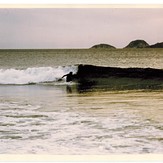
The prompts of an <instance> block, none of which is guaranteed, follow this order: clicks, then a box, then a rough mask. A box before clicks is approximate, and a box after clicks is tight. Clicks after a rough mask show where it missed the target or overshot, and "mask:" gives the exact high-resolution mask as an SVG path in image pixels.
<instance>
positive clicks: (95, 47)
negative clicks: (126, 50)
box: [91, 44, 115, 49]
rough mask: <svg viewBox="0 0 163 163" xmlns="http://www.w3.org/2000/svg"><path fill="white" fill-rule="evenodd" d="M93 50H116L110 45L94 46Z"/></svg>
mask: <svg viewBox="0 0 163 163" xmlns="http://www.w3.org/2000/svg"><path fill="white" fill-rule="evenodd" d="M91 48H93V49H100V48H103V49H108V48H111V49H115V47H114V46H112V45H109V44H98V45H94V46H92V47H91Z"/></svg>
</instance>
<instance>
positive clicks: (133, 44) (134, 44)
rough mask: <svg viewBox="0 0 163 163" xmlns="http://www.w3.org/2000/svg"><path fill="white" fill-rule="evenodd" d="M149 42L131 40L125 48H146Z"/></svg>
mask: <svg viewBox="0 0 163 163" xmlns="http://www.w3.org/2000/svg"><path fill="white" fill-rule="evenodd" d="M146 47H149V44H148V43H147V42H146V41H144V40H134V41H131V42H130V43H129V44H128V45H127V46H126V47H125V48H146Z"/></svg>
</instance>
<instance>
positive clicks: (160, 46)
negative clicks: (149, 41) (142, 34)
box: [150, 42, 163, 48]
mask: <svg viewBox="0 0 163 163" xmlns="http://www.w3.org/2000/svg"><path fill="white" fill-rule="evenodd" d="M150 48H163V42H160V43H156V44H154V45H150Z"/></svg>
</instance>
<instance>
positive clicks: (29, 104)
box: [0, 48, 163, 155]
mask: <svg viewBox="0 0 163 163" xmlns="http://www.w3.org/2000/svg"><path fill="white" fill-rule="evenodd" d="M79 64H84V65H85V64H89V65H96V66H105V67H106V66H109V67H121V68H130V67H132V68H133V67H137V68H154V69H163V49H150V48H147V49H58V50H57V49H40V50H39V49H38V50H29V49H27V50H23V49H19V50H16V49H15V50H7V49H4V50H3V49H1V50H0V153H1V154H54V155H55V154H63V155H74V154H79V155H80V154H104V155H105V154H149V153H150V154H161V153H162V152H163V89H162V87H157V88H156V87H145V88H144V87H134V88H133V87H123V88H122V87H113V86H112V87H109V88H108V87H107V85H105V87H100V86H99V87H91V88H89V89H81V88H80V87H79V86H78V83H76V82H69V83H67V82H66V81H65V78H64V79H63V80H62V81H60V80H59V79H60V78H61V77H62V76H63V75H65V74H67V73H69V72H70V71H71V72H73V74H75V73H77V72H78V65H79ZM85 73H87V72H85ZM119 80H120V82H118V85H119V84H121V79H119ZM131 81H132V80H131ZM114 84H115V83H114ZM114 84H113V85H114ZM152 84H153V85H154V83H152Z"/></svg>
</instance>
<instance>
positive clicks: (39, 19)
mask: <svg viewBox="0 0 163 163" xmlns="http://www.w3.org/2000/svg"><path fill="white" fill-rule="evenodd" d="M135 39H144V40H145V41H147V42H148V43H149V44H154V43H156V42H163V8H160V9H158V8H157V9H156V8H153V9H152V8H151V9H140V8H139V9H136V8H135V9H134V8H131V9H124V8H108V9H106V8H105V9H104V8H78V9H77V8H76V9H73V8H67V9H66V8H63V9H61V8H60V9H56V8H51V9H32V8H26V9H2V8H1V9H0V48H89V47H91V46H92V45H94V44H99V43H107V44H110V45H113V46H115V47H117V48H122V47H124V46H126V45H127V44H128V43H129V42H130V41H132V40H135Z"/></svg>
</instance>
